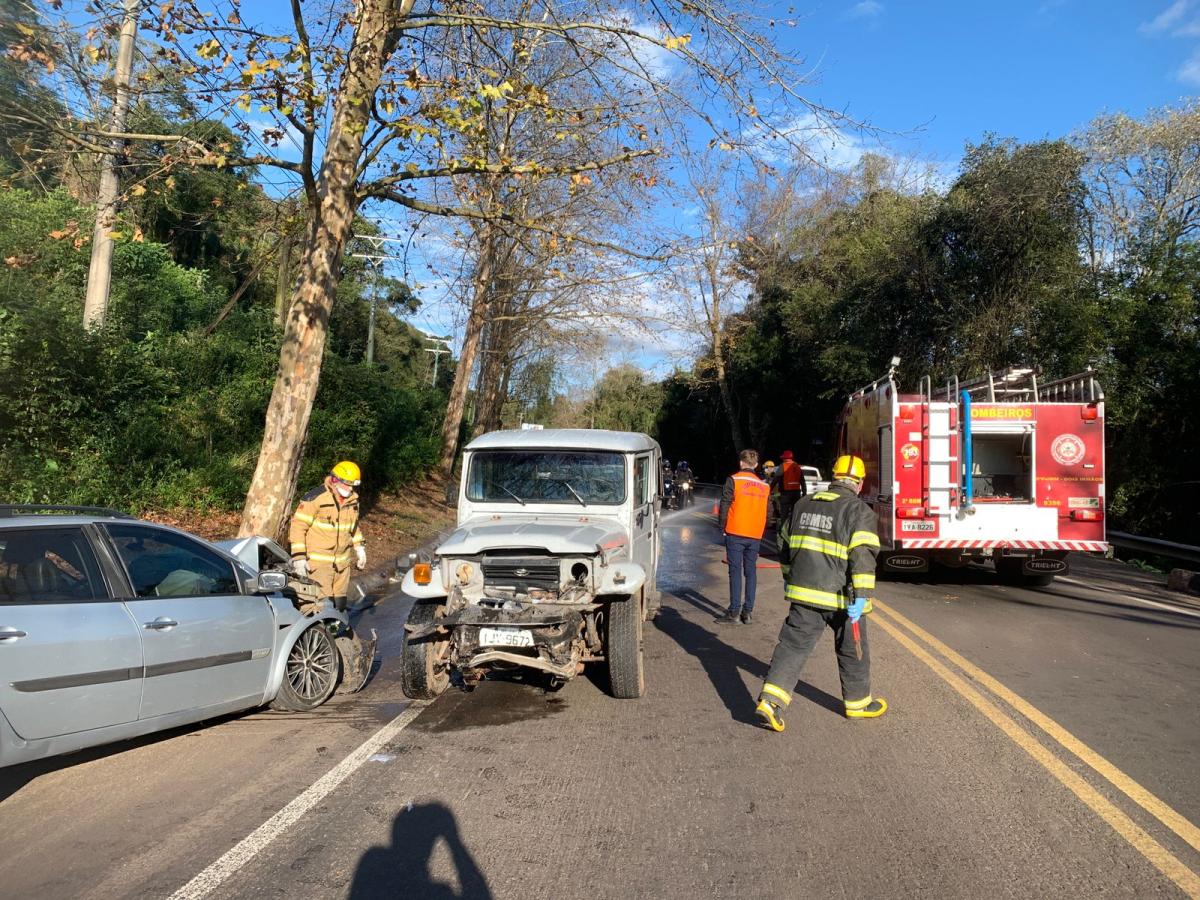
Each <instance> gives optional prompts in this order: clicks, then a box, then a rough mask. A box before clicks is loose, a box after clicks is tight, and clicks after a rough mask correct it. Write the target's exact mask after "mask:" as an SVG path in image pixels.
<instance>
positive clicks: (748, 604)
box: [725, 534, 759, 614]
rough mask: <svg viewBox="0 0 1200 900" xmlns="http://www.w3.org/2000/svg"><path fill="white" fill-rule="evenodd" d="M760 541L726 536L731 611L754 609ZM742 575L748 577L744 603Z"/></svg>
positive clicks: (733, 535)
mask: <svg viewBox="0 0 1200 900" xmlns="http://www.w3.org/2000/svg"><path fill="white" fill-rule="evenodd" d="M758 544H759V542H758V540H757V539H755V538H748V537H738V536H737V535H736V534H727V535H725V558H726V559H728V560H729V611H730V612H731V613H735V614H736V613H737V612H738V610H739V609H742V608H745V610H746V611H747V612H750V611H751V610H753V609H754V591H755V589H756V588H757V587H758ZM742 575H745V576H746V599H745V602H743V601H742Z"/></svg>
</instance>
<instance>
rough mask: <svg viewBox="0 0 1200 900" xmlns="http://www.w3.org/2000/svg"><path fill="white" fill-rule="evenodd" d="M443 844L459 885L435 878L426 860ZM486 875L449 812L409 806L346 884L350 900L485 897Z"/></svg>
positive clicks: (428, 806) (487, 898) (465, 899)
mask: <svg viewBox="0 0 1200 900" xmlns="http://www.w3.org/2000/svg"><path fill="white" fill-rule="evenodd" d="M442 841H444V842H445V845H446V850H447V851H449V854H450V859H451V861H452V862H453V865H454V871H455V874H456V876H457V880H458V884H459V889H458V890H455V889H454V887H453V886H452V885H451V884H450V883H448V882H446V881H441V880H437V879H435V877H434V874H433V872H432V871H431V865H430V863H431V860H432V857H433V854H434V851H435V850H436V849H437V846H438V843H439V842H442ZM491 896H492V892H491V890H490V889H489V888H488V883H487V879H486V878H484V877H483V872H481V871H480V870H479V866H477V865H476V864H475V858H474V857H473V856H471V851H470V850H468V849H467V846H466V844H464V843H463V840H462V837H461V836H460V835H459V833H458V822H457V821H456V820H455V818H454V814H453V813H452V812H450V810H449V809H448V808H447V807H445V806H444V805H442V804H441V803H423V804H421V805H419V806H409V807H408V808H407V809H405V810H403V811H402V812H401V813H400V815H398V816H396V818H395V820H394V821H393V822H392V843H391V846H388V847H372V848H371V849H370V850H368V851H367V852H366V853H364V854H363V856H362V859H360V860H359V861H358V868H357V869H355V871H354V880H353V881H352V882H351V884H350V900H385V898H386V900H397V898H401V897H420V898H422V900H490V898H491Z"/></svg>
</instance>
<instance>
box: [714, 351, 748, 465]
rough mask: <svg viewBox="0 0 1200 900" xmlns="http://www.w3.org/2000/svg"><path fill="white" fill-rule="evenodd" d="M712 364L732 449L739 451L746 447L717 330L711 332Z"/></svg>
mask: <svg viewBox="0 0 1200 900" xmlns="http://www.w3.org/2000/svg"><path fill="white" fill-rule="evenodd" d="M713 365H714V366H715V367H716V370H717V385H718V386H719V387H720V388H721V405H722V406H724V407H725V416H726V418H727V419H728V420H729V434H730V436H731V437H732V438H733V449H734V450H735V451H736V452H738V453H741V452H742V451H743V450H745V449H746V442H745V440H744V439H743V438H742V425H741V422H739V421H738V413H737V409H736V408H735V407H734V405H733V391H732V390H730V388H729V373H728V372H727V371H726V369H725V352H724V348H723V347H722V346H721V335H720V332H719V331H714V332H713Z"/></svg>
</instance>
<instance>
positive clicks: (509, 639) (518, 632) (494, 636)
mask: <svg viewBox="0 0 1200 900" xmlns="http://www.w3.org/2000/svg"><path fill="white" fill-rule="evenodd" d="M479 646H480V647H532V646H533V632H532V631H527V630H525V629H524V628H480V629H479Z"/></svg>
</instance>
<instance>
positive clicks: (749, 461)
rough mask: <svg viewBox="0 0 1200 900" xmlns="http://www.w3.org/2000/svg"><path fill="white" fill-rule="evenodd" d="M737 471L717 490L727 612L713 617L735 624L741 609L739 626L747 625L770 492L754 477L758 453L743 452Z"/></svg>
mask: <svg viewBox="0 0 1200 900" xmlns="http://www.w3.org/2000/svg"><path fill="white" fill-rule="evenodd" d="M738 461H739V463H740V464H741V470H740V471H739V472H737V473H735V474H733V475H730V476H729V477H728V478H726V479H725V486H724V487H723V488H722V489H721V507H720V520H721V530H722V531H723V532H725V558H726V560H728V562H729V609H728V610H726V611H725V613H724V614H723V615H720V616H718V617H717V623H718V624H720V625H732V624H733V623H734V622H736V621H738V609H739V607H740V609H741V621H742V624H743V625H749V624H750V619H751V615H752V614H753V612H754V593H755V588H756V587H757V586H758V551H759V542H760V541H762V536H763V532H764V531H766V529H767V500H768V498H769V497H770V493H771V489H770V487H769V486H768V485H767V483H766V482H765V481H763V480H762V479H761V478H759V477H758V475H756V474H755V472H754V470H755V468H757V467H758V452H757V451H755V450H743V451H742V452H741V454H740V455H739V456H738ZM743 574H744V575H745V578H746V598H745V601H743V600H742V576H743Z"/></svg>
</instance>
